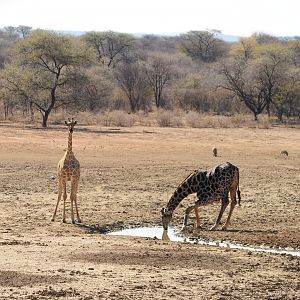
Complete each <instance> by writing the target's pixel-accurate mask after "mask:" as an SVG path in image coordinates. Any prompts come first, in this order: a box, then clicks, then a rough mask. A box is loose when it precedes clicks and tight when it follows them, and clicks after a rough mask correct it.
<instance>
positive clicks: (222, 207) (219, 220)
mask: <svg viewBox="0 0 300 300" xmlns="http://www.w3.org/2000/svg"><path fill="white" fill-rule="evenodd" d="M228 203H229V201H228V194H227V197H225V198H223V199H222V204H221V209H220V213H219V216H218V218H217V221H216V223H215V224H214V225H213V226H212V227H210V228H209V230H215V229H216V228H217V227H218V225H219V224H220V222H221V219H222V216H223V213H224V211H225V209H226V207H227V206H228Z"/></svg>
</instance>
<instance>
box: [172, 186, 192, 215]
mask: <svg viewBox="0 0 300 300" xmlns="http://www.w3.org/2000/svg"><path fill="white" fill-rule="evenodd" d="M192 193H195V189H194V188H193V187H192V186H190V185H189V184H188V181H187V180H185V181H183V182H182V183H181V184H180V185H179V186H178V188H177V189H176V190H175V192H174V193H173V195H172V196H171V198H170V200H169V202H168V205H167V210H168V211H169V212H171V213H173V211H174V210H175V209H176V207H177V206H178V205H179V203H180V202H181V201H182V200H183V199H184V198H186V197H187V196H188V195H190V194H192Z"/></svg>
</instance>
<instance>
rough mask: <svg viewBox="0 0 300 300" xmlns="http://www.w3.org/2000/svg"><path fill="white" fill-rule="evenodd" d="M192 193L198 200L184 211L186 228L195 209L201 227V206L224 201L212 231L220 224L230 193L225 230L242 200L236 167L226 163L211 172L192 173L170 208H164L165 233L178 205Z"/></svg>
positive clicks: (174, 196)
mask: <svg viewBox="0 0 300 300" xmlns="http://www.w3.org/2000/svg"><path fill="white" fill-rule="evenodd" d="M193 193H197V198H196V201H195V204H194V205H191V206H189V207H188V208H187V209H186V211H185V215H184V221H183V229H185V228H186V227H187V226H188V219H189V214H190V212H191V211H192V210H194V211H195V214H196V222H197V227H198V228H200V227H201V224H200V218H199V211H198V209H199V207H200V206H203V205H207V204H210V203H213V202H216V201H219V200H221V209H220V213H219V215H218V218H217V220H216V222H215V224H214V225H213V226H212V227H211V228H210V230H214V229H216V228H217V226H218V225H219V224H220V223H221V218H222V216H223V213H224V211H225V209H226V207H227V206H228V204H229V199H228V194H229V193H230V198H231V201H230V210H229V214H228V217H227V220H226V222H225V224H224V225H223V226H222V229H223V230H226V229H227V227H228V225H229V222H230V218H231V215H232V212H233V209H234V207H235V205H236V203H238V204H240V201H241V196H240V190H239V169H238V168H237V167H236V166H234V165H233V164H231V163H229V162H226V163H223V164H221V165H218V166H216V167H214V168H213V169H212V170H210V171H206V170H202V169H198V170H195V171H194V172H193V173H191V174H190V175H189V176H188V177H187V178H186V179H185V180H183V181H182V183H181V184H180V185H179V186H178V187H177V189H176V190H175V192H174V193H173V195H172V196H171V198H170V200H169V202H168V204H167V207H166V208H162V210H161V213H162V224H163V228H164V230H167V229H168V225H169V223H170V221H171V219H172V215H173V212H174V210H175V209H176V207H177V206H178V205H179V203H180V202H181V201H182V200H183V199H184V198H186V197H187V196H188V195H190V194H193ZM236 194H237V195H238V202H237V201H236Z"/></svg>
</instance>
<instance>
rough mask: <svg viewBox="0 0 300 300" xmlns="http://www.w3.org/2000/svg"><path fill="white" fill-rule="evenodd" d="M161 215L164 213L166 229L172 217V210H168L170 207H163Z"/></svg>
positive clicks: (164, 226) (163, 221) (163, 223)
mask: <svg viewBox="0 0 300 300" xmlns="http://www.w3.org/2000/svg"><path fill="white" fill-rule="evenodd" d="M161 215H162V225H163V228H164V230H168V225H169V223H170V221H171V219H172V212H171V211H169V210H168V208H164V207H163V208H162V209H161Z"/></svg>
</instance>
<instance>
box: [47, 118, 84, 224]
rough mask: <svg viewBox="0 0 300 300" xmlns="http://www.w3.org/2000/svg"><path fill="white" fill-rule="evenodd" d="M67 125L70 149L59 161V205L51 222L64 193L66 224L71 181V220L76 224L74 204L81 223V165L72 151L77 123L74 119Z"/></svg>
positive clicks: (64, 218)
mask: <svg viewBox="0 0 300 300" xmlns="http://www.w3.org/2000/svg"><path fill="white" fill-rule="evenodd" d="M65 124H66V125H67V126H68V129H69V136H68V149H67V151H66V153H65V155H64V156H63V158H62V159H61V160H60V161H59V163H58V166H57V169H58V197H57V203H56V207H55V210H54V214H53V217H52V219H51V221H54V218H55V215H56V212H57V208H58V204H59V201H60V199H61V195H62V193H63V200H64V206H63V222H64V223H65V222H66V213H65V208H66V199H67V189H66V185H67V181H71V193H70V200H71V218H72V223H73V224H74V223H75V220H74V212H73V203H74V204H75V209H76V215H77V220H78V222H79V223H81V220H80V217H79V213H78V207H77V196H76V194H77V187H78V182H79V177H80V164H79V161H78V160H77V159H76V158H75V155H74V153H73V151H72V134H73V128H74V126H75V125H76V124H77V122H76V121H74V120H73V118H72V119H68V122H67V121H65Z"/></svg>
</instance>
